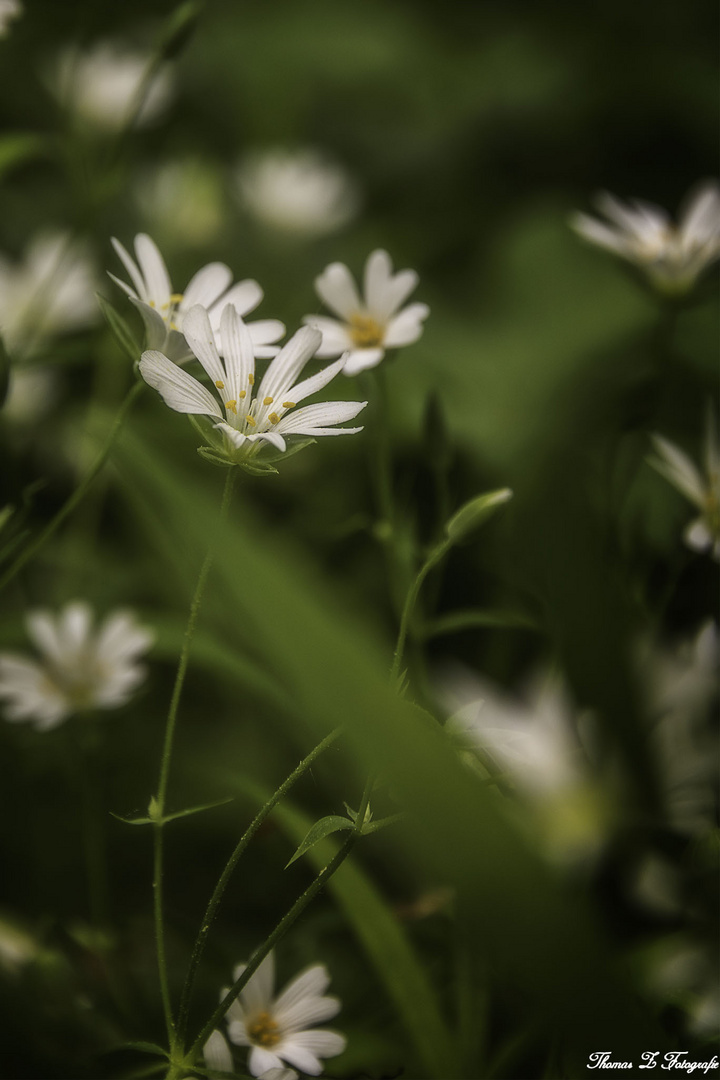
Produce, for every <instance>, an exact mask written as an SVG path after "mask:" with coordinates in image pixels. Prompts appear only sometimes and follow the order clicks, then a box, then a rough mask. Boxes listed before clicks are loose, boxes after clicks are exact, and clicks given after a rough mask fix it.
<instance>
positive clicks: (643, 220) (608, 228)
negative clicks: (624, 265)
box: [571, 182, 720, 293]
mask: <svg viewBox="0 0 720 1080" xmlns="http://www.w3.org/2000/svg"><path fill="white" fill-rule="evenodd" d="M596 204H597V207H598V209H599V210H601V211H602V213H603V214H604V215H605V217H606V218H608V220H609V222H610V224H606V223H605V222H603V221H598V220H597V218H593V217H589V216H588V215H587V214H575V215H574V216H573V217H572V219H571V225H572V227H573V229H575V231H576V232H577V233H579V234H580V236H582V237H584V238H585V239H586V240H589V241H590V242H591V243H593V244H597V245H598V246H599V247H603V248H606V249H607V250H608V251H612V252H614V253H615V254H616V255H620V257H621V258H623V259H627V260H628V261H629V262H631V263H634V264H635V265H636V266H639V267H640V268H641V269H642V270H644V271H645V273H646V274H647V275H648V277H649V278H650V280H651V281H652V283H653V284H654V285H655V286H656V287H657V288H658V289H660V290H661V291H663V292H667V293H682V292H685V291H687V290H688V289H690V288H691V287H692V286H693V285H694V283H695V280H696V279H697V277H698V276H699V274H700V273H702V271H703V270H704V269H705V268H706V267H707V266H709V265H710V263H712V262H714V261H715V260H716V259H717V258H718V257H720V187H718V185H717V183H715V182H711V183H706V184H703V185H702V186H701V187H700V188H698V189H697V190H696V192H695V193H694V194H693V195H692V197H691V198H688V199H687V200H686V202H685V207H684V209H683V211H682V212H681V214H680V218H679V221H678V224H677V225H674V224H673V223H672V221H671V220H670V218H669V217H668V215H667V214H666V213H665V211H664V210H663V209H661V207H659V206H654V205H653V204H652V203H646V202H642V201H640V200H635V201H634V202H633V203H632V204H630V205H626V204H625V203H622V202H621V201H620V200H619V199H616V198H615V197H614V196H613V195H609V194H608V193H607V192H604V193H602V194H600V195H598V196H597V198H596Z"/></svg>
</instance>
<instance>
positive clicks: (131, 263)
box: [110, 236, 148, 300]
mask: <svg viewBox="0 0 720 1080" xmlns="http://www.w3.org/2000/svg"><path fill="white" fill-rule="evenodd" d="M111 243H112V246H113V247H114V248H115V251H116V253H117V255H118V257H119V258H120V261H121V262H122V264H123V266H124V267H125V269H126V270H127V272H128V274H129V275H130V280H131V281H132V283H133V285H134V286H135V293H136V295H137V297H138V299H139V300H147V298H148V293H147V289H146V288H145V282H144V281H143V276H142V274H141V273H140V271H139V269H138V268H137V266H136V264H135V260H134V259H132V258H131V257H130V255H129V254H128V253H127V251H126V249H125V248H124V247H123V245H122V244H121V243H120V241H119V240H116V239H115V237H114V236H113V238H112V240H111ZM110 276H111V277H112V278H113V281H117V283H118V285H120V287H121V288H123V289H127V285H124V284H123V283H122V282H121V281H118V279H117V278H116V277H113V275H112V274H111V275H110Z"/></svg>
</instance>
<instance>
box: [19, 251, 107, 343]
mask: <svg viewBox="0 0 720 1080" xmlns="http://www.w3.org/2000/svg"><path fill="white" fill-rule="evenodd" d="M95 288H96V282H95V274H94V270H93V266H92V262H91V260H90V257H89V255H88V253H87V249H86V248H85V246H84V245H83V244H82V243H78V242H77V241H73V240H72V238H71V237H70V235H69V234H67V233H63V232H48V233H41V234H39V235H37V236H36V237H34V239H33V240H32V241H31V242H30V244H29V246H28V248H27V250H26V252H25V255H24V258H23V259H22V261H21V262H18V263H13V262H10V260H9V259H7V258H5V257H4V256H2V255H0V335H2V338H3V341H4V342H5V347H6V348H7V350H8V352H9V353H10V354H22V355H24V356H27V355H29V354H31V353H32V352H33V351H35V350H36V349H37V347H38V346H39V345H40V343H41V342H42V341H43V340H44V339H45V338H48V337H51V336H52V335H53V334H57V333H61V332H62V331H64V330H75V329H78V328H79V327H82V326H87V325H88V323H91V322H93V321H94V320H95V319H96V318H97V304H96V302H95V295H94V294H95Z"/></svg>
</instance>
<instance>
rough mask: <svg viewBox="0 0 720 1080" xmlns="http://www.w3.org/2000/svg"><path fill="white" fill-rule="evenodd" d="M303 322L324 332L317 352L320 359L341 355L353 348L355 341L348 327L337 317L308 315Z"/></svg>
mask: <svg viewBox="0 0 720 1080" xmlns="http://www.w3.org/2000/svg"><path fill="white" fill-rule="evenodd" d="M303 322H304V323H305V324H306V325H307V326H314V327H315V329H316V330H319V331H320V333H321V334H322V341H321V343H320V345H319V346H318V349H317V352H316V354H315V355H316V356H317V357H318V358H319V359H320V360H325V359H327V358H328V357H331V356H339V355H340V354H341V353H344V352H346V351H347V350H348V349H352V347H353V342H352V338H351V337H350V334H349V333H348V330H347V327H346V326H345V325H344V323H341V322H338V321H337V319H329V318H327V317H326V316H324V315H306V316H305V318H304V319H303Z"/></svg>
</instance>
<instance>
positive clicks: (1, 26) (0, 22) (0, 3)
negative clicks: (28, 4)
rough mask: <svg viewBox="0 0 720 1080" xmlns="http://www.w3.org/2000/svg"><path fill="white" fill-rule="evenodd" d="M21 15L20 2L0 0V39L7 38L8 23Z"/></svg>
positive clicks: (18, 0) (21, 7) (17, 0)
mask: <svg viewBox="0 0 720 1080" xmlns="http://www.w3.org/2000/svg"><path fill="white" fill-rule="evenodd" d="M22 13H23V6H22V4H21V3H20V0H0V38H4V37H7V35H8V31H9V29H10V23H11V22H13V20H14V19H19V18H20V16H21V15H22Z"/></svg>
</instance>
